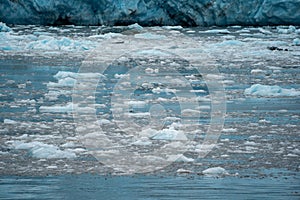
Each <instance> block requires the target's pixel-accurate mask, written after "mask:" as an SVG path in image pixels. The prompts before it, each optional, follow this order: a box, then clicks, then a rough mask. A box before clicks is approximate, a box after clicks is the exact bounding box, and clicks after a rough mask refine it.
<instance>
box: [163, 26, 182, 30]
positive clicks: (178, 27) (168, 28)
mask: <svg viewBox="0 0 300 200" xmlns="http://www.w3.org/2000/svg"><path fill="white" fill-rule="evenodd" d="M163 28H164V29H167V30H172V29H183V27H182V26H163Z"/></svg>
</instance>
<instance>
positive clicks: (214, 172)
mask: <svg viewBox="0 0 300 200" xmlns="http://www.w3.org/2000/svg"><path fill="white" fill-rule="evenodd" d="M202 174H204V175H207V176H224V175H229V173H228V172H227V171H226V170H225V169H224V168H222V167H212V168H208V169H206V170H203V171H202Z"/></svg>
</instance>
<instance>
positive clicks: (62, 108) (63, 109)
mask: <svg viewBox="0 0 300 200" xmlns="http://www.w3.org/2000/svg"><path fill="white" fill-rule="evenodd" d="M72 110H73V103H68V104H67V105H54V106H41V107H40V112H50V113H68V112H72Z"/></svg>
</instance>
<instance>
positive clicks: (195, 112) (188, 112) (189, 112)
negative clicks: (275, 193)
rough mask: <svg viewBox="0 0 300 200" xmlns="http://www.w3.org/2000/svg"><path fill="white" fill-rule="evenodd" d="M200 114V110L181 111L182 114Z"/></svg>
mask: <svg viewBox="0 0 300 200" xmlns="http://www.w3.org/2000/svg"><path fill="white" fill-rule="evenodd" d="M200 114H201V112H200V110H193V109H184V110H182V111H181V115H182V116H199V115H200Z"/></svg>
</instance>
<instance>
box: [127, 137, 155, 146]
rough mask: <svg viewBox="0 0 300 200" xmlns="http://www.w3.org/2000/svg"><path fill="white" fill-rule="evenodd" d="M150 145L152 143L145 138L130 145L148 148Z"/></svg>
mask: <svg viewBox="0 0 300 200" xmlns="http://www.w3.org/2000/svg"><path fill="white" fill-rule="evenodd" d="M151 144H152V142H151V141H150V140H149V138H147V137H142V138H141V139H139V140H137V141H135V142H133V143H132V145H136V146H148V145H151Z"/></svg>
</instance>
